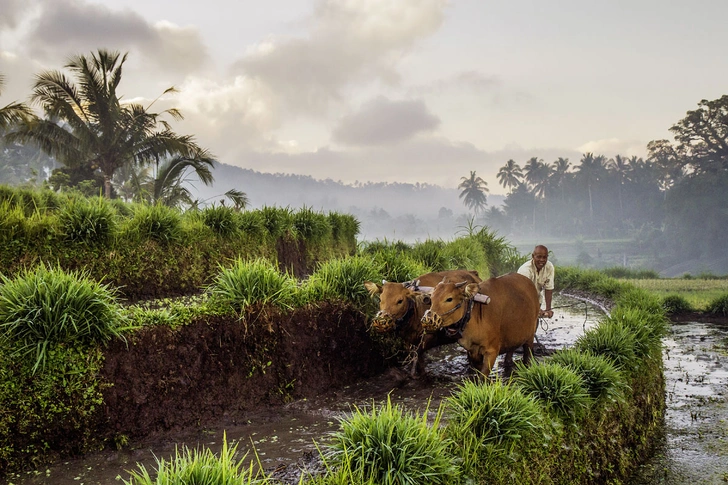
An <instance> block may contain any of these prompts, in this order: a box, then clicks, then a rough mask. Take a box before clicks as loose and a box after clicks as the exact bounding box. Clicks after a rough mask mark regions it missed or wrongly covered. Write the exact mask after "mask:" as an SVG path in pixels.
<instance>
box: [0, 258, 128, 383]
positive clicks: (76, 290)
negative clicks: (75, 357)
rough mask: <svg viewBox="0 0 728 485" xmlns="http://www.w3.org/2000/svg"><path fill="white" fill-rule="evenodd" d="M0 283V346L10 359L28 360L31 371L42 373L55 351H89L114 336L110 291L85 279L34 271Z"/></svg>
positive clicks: (116, 318)
mask: <svg viewBox="0 0 728 485" xmlns="http://www.w3.org/2000/svg"><path fill="white" fill-rule="evenodd" d="M0 278H1V279H2V286H0V343H1V344H2V345H3V346H4V347H5V348H9V349H10V350H11V353H12V355H14V356H20V357H23V358H25V357H29V358H30V359H31V361H33V362H34V364H33V371H35V370H37V369H38V368H44V367H45V365H46V362H47V360H48V353H49V352H50V351H51V350H54V349H55V348H56V347H58V346H61V345H63V346H68V347H79V348H89V347H91V346H93V345H94V344H100V343H105V342H108V341H109V340H111V339H112V338H113V337H117V336H119V335H120V332H121V325H122V324H123V319H122V317H121V314H120V312H119V309H118V304H117V302H116V295H115V293H114V290H113V289H111V288H109V287H108V286H105V285H101V284H99V283H97V282H95V281H92V280H91V279H89V277H88V274H84V273H77V272H72V273H66V272H64V271H63V270H61V269H58V268H55V269H54V268H49V267H46V266H44V265H40V266H37V267H36V268H35V269H34V270H26V271H24V272H23V273H21V274H20V275H19V276H18V277H17V278H15V279H9V278H7V277H5V276H1V275H0Z"/></svg>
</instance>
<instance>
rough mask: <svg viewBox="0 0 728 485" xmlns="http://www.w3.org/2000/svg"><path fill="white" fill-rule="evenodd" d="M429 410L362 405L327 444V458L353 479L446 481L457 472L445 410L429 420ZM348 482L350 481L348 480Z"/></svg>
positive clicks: (401, 483)
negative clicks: (444, 426) (445, 431)
mask: <svg viewBox="0 0 728 485" xmlns="http://www.w3.org/2000/svg"><path fill="white" fill-rule="evenodd" d="M427 414H428V412H427V410H425V411H424V412H423V413H422V415H421V416H418V415H415V414H410V413H405V412H403V411H402V409H401V408H400V407H399V406H398V405H394V406H393V405H392V402H391V400H390V399H387V404H386V405H384V406H382V407H381V408H377V407H375V406H372V409H371V411H370V412H365V411H362V410H361V409H359V408H356V409H355V410H354V413H353V415H352V416H351V417H350V418H348V419H345V420H341V430H340V431H338V432H335V433H334V434H333V437H332V443H331V444H330V445H328V447H327V453H326V459H327V461H328V462H329V463H332V464H333V465H334V466H338V467H340V469H341V470H344V472H345V474H346V475H348V479H349V481H348V483H359V484H362V483H372V484H381V485H389V484H397V485H404V484H415V483H428V484H445V483H450V482H451V481H453V480H454V479H455V478H456V477H457V475H458V468H457V466H456V465H455V464H454V463H453V457H451V456H450V455H449V453H447V450H448V447H449V446H450V441H449V440H448V439H445V438H443V436H441V434H440V433H439V431H438V429H439V422H440V419H441V410H440V411H439V412H438V413H437V416H436V417H435V420H434V423H433V424H432V425H430V424H428V420H427ZM344 483H347V482H344Z"/></svg>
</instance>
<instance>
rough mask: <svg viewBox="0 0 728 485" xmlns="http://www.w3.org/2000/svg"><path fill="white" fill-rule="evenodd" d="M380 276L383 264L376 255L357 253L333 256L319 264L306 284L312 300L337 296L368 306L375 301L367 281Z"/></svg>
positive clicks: (337, 297) (338, 298) (364, 306)
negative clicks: (365, 284) (377, 260)
mask: <svg viewBox="0 0 728 485" xmlns="http://www.w3.org/2000/svg"><path fill="white" fill-rule="evenodd" d="M380 279H381V267H380V265H378V264H377V263H376V262H375V261H374V259H373V258H371V257H366V256H354V257H350V258H340V259H331V260H329V261H326V262H325V263H323V264H321V265H319V267H318V268H317V269H316V271H314V273H313V274H312V275H311V276H310V277H309V278H308V279H307V280H306V283H305V286H304V288H305V291H306V293H307V295H308V296H307V299H308V300H309V301H318V300H326V299H337V300H344V301H348V302H351V303H353V304H355V305H358V306H360V307H362V308H364V309H367V308H371V307H372V305H373V303H372V299H371V298H370V295H369V292H368V291H367V289H366V288H365V287H364V282H365V281H377V280H380Z"/></svg>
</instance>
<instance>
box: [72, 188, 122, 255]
mask: <svg viewBox="0 0 728 485" xmlns="http://www.w3.org/2000/svg"><path fill="white" fill-rule="evenodd" d="M116 215H117V212H116V210H115V209H114V208H113V207H112V206H111V205H109V204H108V203H107V202H106V201H105V199H104V198H102V197H96V198H94V199H86V198H83V197H74V198H71V199H69V200H68V202H67V203H66V204H65V205H64V207H63V208H62V209H61V211H60V212H59V214H58V218H59V223H60V227H61V231H62V233H63V235H64V237H65V239H66V240H67V241H72V242H81V243H85V244H89V245H92V244H104V243H106V242H107V241H108V240H109V239H110V238H111V237H112V235H113V233H114V231H115V229H116Z"/></svg>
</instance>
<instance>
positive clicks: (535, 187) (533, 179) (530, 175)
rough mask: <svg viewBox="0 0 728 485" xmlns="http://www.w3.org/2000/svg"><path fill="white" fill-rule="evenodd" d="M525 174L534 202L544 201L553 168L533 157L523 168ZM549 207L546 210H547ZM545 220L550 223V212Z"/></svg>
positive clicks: (534, 227)
mask: <svg viewBox="0 0 728 485" xmlns="http://www.w3.org/2000/svg"><path fill="white" fill-rule="evenodd" d="M523 171H524V172H525V176H524V178H525V179H526V182H528V185H529V188H530V189H531V193H533V195H534V202H537V201H538V200H540V199H544V198H545V196H546V190H547V188H548V184H549V180H550V179H549V177H550V175H551V166H550V165H548V164H546V163H544V161H543V160H539V159H538V158H537V157H532V158H530V159H529V160H528V162H526V165H525V166H524V168H523ZM536 205H537V204H536V203H534V205H533V229H534V231H535V230H536ZM546 209H547V207H546V208H545V210H546ZM544 218H545V219H546V220H547V221H548V212H547V211H546V212H545V215H544Z"/></svg>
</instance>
